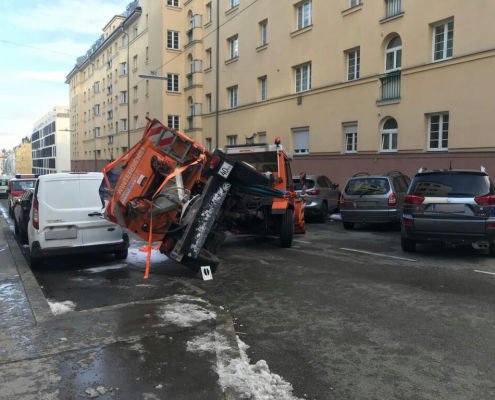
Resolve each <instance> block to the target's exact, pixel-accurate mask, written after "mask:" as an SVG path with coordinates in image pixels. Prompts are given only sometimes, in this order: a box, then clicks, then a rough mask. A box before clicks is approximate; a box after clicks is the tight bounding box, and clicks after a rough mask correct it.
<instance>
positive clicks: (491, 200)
mask: <svg viewBox="0 0 495 400" xmlns="http://www.w3.org/2000/svg"><path fill="white" fill-rule="evenodd" d="M474 201H475V202H476V204H478V205H480V206H495V196H483V197H475V198H474Z"/></svg>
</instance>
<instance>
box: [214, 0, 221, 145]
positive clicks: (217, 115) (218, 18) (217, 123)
mask: <svg viewBox="0 0 495 400" xmlns="http://www.w3.org/2000/svg"><path fill="white" fill-rule="evenodd" d="M216 56H217V60H216V61H217V71H216V89H215V90H216V93H215V100H216V101H215V103H216V105H215V147H216V148H217V149H218V148H219V145H218V136H219V132H218V131H219V118H220V115H219V107H220V99H219V96H218V95H219V92H220V0H217V48H216Z"/></svg>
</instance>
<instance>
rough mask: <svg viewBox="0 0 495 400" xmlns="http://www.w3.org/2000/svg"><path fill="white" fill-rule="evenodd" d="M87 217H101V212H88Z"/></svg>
mask: <svg viewBox="0 0 495 400" xmlns="http://www.w3.org/2000/svg"><path fill="white" fill-rule="evenodd" d="M88 217H101V213H100V212H93V213H89V214H88Z"/></svg>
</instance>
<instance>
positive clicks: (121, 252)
mask: <svg viewBox="0 0 495 400" xmlns="http://www.w3.org/2000/svg"><path fill="white" fill-rule="evenodd" d="M128 255H129V250H127V249H125V250H119V251H116V252H115V259H116V260H125V259H126V258H127V256H128Z"/></svg>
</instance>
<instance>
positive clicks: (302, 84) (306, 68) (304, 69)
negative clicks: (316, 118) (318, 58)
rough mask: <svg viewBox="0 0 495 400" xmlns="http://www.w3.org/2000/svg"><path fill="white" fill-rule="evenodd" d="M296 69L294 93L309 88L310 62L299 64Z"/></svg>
mask: <svg viewBox="0 0 495 400" xmlns="http://www.w3.org/2000/svg"><path fill="white" fill-rule="evenodd" d="M295 70H296V71H295V72H296V93H301V92H306V91H308V90H311V64H306V65H301V66H300V67H297V68H296V69H295Z"/></svg>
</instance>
